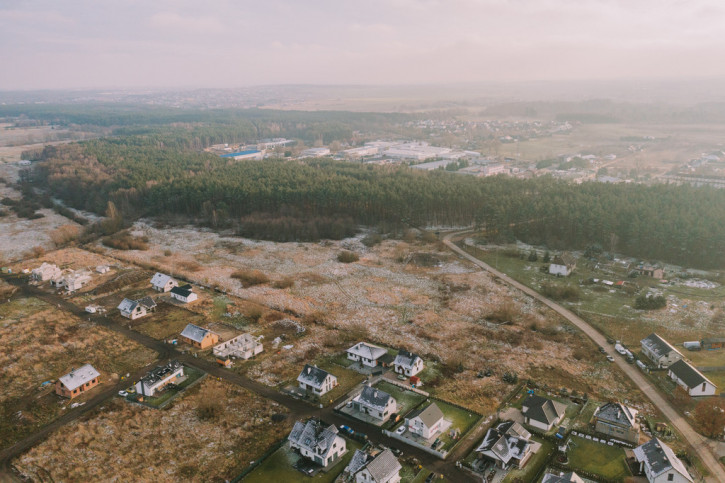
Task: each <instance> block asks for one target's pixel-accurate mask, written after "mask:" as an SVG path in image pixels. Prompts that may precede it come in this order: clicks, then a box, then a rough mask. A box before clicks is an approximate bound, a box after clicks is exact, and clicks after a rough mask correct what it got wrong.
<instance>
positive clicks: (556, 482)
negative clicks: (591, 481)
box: [541, 471, 584, 483]
mask: <svg viewBox="0 0 725 483" xmlns="http://www.w3.org/2000/svg"><path fill="white" fill-rule="evenodd" d="M541 483H584V480H582V479H581V478H580V477H579V475H577V474H576V473H574V472H573V471H570V472H569V473H564V474H561V475H553V474H551V473H546V474H545V475H544V479H543V480H541Z"/></svg>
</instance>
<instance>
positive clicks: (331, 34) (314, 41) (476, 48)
mask: <svg viewBox="0 0 725 483" xmlns="http://www.w3.org/2000/svg"><path fill="white" fill-rule="evenodd" d="M723 59H725V2H723V1H722V0H681V1H680V0H677V1H675V0H386V1H381V0H353V1H346V0H329V1H327V0H256V1H242V0H240V1H231V0H229V1H224V0H173V1H172V0H114V1H110V0H109V1H99V0H88V1H74V0H63V1H59V0H33V1H20V0H18V1H16V0H2V2H0V66H2V67H0V89H38V88H89V87H90V88H92V87H100V88H103V87H237V86H246V85H259V84H299V83H306V84H339V83H345V84H407V83H416V84H418V83H446V82H462V81H463V82H470V81H501V80H559V79H613V78H623V77H624V78H632V77H636V78H648V77H652V78H656V77H669V78H679V77H725V62H723Z"/></svg>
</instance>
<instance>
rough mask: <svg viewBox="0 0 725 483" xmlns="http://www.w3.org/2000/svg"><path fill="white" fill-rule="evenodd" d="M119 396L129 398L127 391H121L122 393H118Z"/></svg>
mask: <svg viewBox="0 0 725 483" xmlns="http://www.w3.org/2000/svg"><path fill="white" fill-rule="evenodd" d="M118 395H119V396H121V397H126V396H128V393H127V392H126V391H124V390H123V389H121V390H120V391H118Z"/></svg>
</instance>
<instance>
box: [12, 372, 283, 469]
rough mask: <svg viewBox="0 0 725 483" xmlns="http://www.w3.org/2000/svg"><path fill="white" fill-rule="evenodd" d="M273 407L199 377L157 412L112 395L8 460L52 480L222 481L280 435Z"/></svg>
mask: <svg viewBox="0 0 725 483" xmlns="http://www.w3.org/2000/svg"><path fill="white" fill-rule="evenodd" d="M278 412H282V408H281V407H279V406H278V405H277V404H275V403H272V402H270V401H267V400H265V399H262V398H260V397H258V396H256V395H254V394H251V393H249V392H247V391H246V390H244V389H241V388H239V387H236V386H233V385H229V384H226V383H222V382H217V381H214V380H210V379H206V380H204V382H202V383H201V384H200V385H197V386H195V387H193V388H191V389H189V391H188V392H187V393H186V394H185V395H184V396H183V397H182V398H181V399H179V400H177V401H174V403H173V404H172V405H171V406H170V407H169V408H168V409H165V410H161V411H158V410H153V409H148V408H144V407H142V406H138V405H135V404H131V403H126V402H124V401H122V400H121V399H120V398H117V399H114V400H112V401H111V402H109V403H108V404H106V405H104V406H102V407H101V408H99V409H98V411H96V412H94V413H93V414H91V415H89V416H88V417H86V418H84V420H82V421H77V422H74V423H72V424H70V425H69V426H67V427H64V428H63V429H61V430H59V431H58V432H56V433H54V434H53V435H51V436H50V437H49V438H48V439H47V440H46V441H45V442H43V443H41V444H40V445H38V446H36V447H34V448H33V449H31V450H30V451H29V452H27V453H25V454H24V455H22V456H21V457H19V458H18V459H17V460H15V462H14V464H15V465H16V466H17V467H18V468H19V469H20V470H21V471H22V472H23V473H24V474H26V475H29V476H30V477H33V478H38V479H42V478H43V476H39V475H47V474H49V475H50V476H51V477H52V478H53V479H54V480H55V481H98V480H101V479H106V478H107V477H108V475H114V477H116V478H117V479H118V480H119V481H138V480H140V479H143V480H153V481H169V482H171V481H181V480H183V481H219V480H221V481H223V480H224V479H231V478H233V477H234V476H236V475H237V474H239V473H240V472H241V471H242V469H244V468H245V467H246V466H247V465H249V463H250V462H251V461H253V460H255V459H257V458H258V457H259V456H260V455H262V454H263V453H264V452H265V451H266V449H267V448H269V447H270V446H271V445H272V444H273V443H274V441H276V440H279V439H280V438H283V437H285V436H286V434H287V432H288V431H289V430H290V427H291V421H289V420H285V421H283V422H281V423H273V422H272V421H271V419H270V418H271V416H272V415H273V414H275V413H278ZM109 448H113V449H114V450H113V451H109ZM139 472H141V473H139ZM36 475H38V476H36Z"/></svg>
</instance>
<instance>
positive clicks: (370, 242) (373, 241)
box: [362, 233, 383, 247]
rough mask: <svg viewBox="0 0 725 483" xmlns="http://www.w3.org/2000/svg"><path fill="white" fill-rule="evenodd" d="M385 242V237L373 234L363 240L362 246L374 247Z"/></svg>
mask: <svg viewBox="0 0 725 483" xmlns="http://www.w3.org/2000/svg"><path fill="white" fill-rule="evenodd" d="M382 241H383V237H382V236H381V235H380V234H378V233H371V234H370V235H368V236H366V237H365V238H363V239H362V244H363V245H365V246H366V247H374V246H375V245H377V244H378V243H380V242H382Z"/></svg>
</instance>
